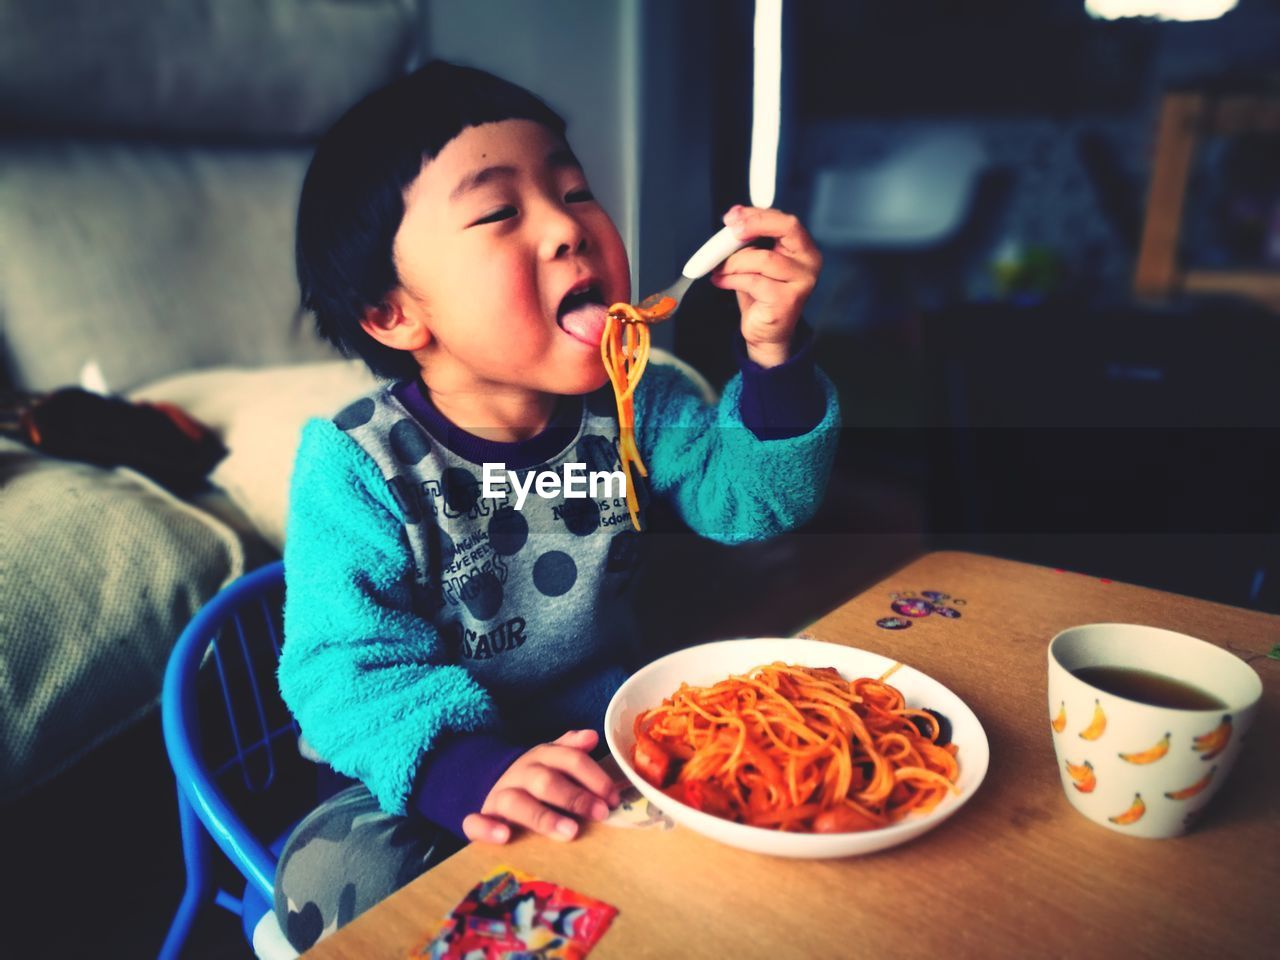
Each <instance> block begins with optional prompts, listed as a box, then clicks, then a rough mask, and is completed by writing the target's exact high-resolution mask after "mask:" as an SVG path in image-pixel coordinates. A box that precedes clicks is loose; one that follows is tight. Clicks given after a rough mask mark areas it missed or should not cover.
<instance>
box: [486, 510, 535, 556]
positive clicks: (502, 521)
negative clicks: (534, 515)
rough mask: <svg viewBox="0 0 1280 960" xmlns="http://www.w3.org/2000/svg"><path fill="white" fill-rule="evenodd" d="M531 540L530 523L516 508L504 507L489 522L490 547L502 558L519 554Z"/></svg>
mask: <svg viewBox="0 0 1280 960" xmlns="http://www.w3.org/2000/svg"><path fill="white" fill-rule="evenodd" d="M528 540H529V521H528V520H526V519H525V518H524V515H523V514H522V513H520V512H519V511H517V510H516V509H515V508H514V507H503V508H502V509H501V510H499V511H498V512H497V513H495V514H494V515H493V519H492V520H490V521H489V546H491V547H492V548H493V552H494V553H496V554H497V555H498V556H500V557H509V556H511V555H512V554H515V553H519V552H520V549H521V548H522V547H523V546H524V545H525V543H527V542H528Z"/></svg>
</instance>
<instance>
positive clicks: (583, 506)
mask: <svg viewBox="0 0 1280 960" xmlns="http://www.w3.org/2000/svg"><path fill="white" fill-rule="evenodd" d="M560 515H561V516H562V517H563V518H564V525H565V526H566V527H567V528H568V530H569V532H570V533H572V534H575V535H577V536H579V537H585V536H587V535H588V534H590V533H594V532H595V531H596V529H597V528H598V527H599V526H600V504H598V503H596V502H595V501H594V500H565V501H564V506H563V507H562V508H561V511H560Z"/></svg>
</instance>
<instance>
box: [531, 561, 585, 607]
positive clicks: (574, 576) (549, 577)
mask: <svg viewBox="0 0 1280 960" xmlns="http://www.w3.org/2000/svg"><path fill="white" fill-rule="evenodd" d="M577 581H578V567H577V565H576V564H575V563H574V562H573V557H571V556H569V555H568V554H567V553H564V552H563V551H560V550H551V551H549V552H547V553H544V554H543V555H542V556H540V557H539V558H538V560H537V562H536V563H534V565H533V585H534V586H535V587H537V588H538V592H539V593H541V594H542V595H543V596H547V597H560V596H563V595H564V594H566V593H568V592H569V591H570V590H572V589H573V585H574V584H575V583H576V582H577Z"/></svg>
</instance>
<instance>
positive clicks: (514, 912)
mask: <svg viewBox="0 0 1280 960" xmlns="http://www.w3.org/2000/svg"><path fill="white" fill-rule="evenodd" d="M617 913H618V911H617V908H615V907H611V906H609V904H607V903H602V902H601V901H599V900H594V899H592V898H591V897H588V896H584V895H583V894H581V893H576V892H575V891H573V890H570V889H568V888H567V887H561V886H558V885H557V884H554V883H548V882H547V881H545V880H538V879H536V878H535V877H531V876H529V875H528V874H526V873H521V872H520V871H519V870H513V869H512V868H510V867H498V868H497V869H495V870H494V871H493V872H492V873H490V874H489V875H488V876H487V877H485V878H484V879H483V880H481V881H480V882H479V883H478V884H476V885H475V886H474V887H472V888H471V890H470V892H469V893H468V894H467V895H466V896H465V897H463V899H462V902H461V903H459V904H458V905H457V906H456V907H454V908H453V910H452V912H451V913H450V914H449V916H447V917H446V918H445V920H444V923H443V924H442V925H441V927H440V929H439V930H438V931H437V932H436V934H435V936H433V937H432V938H431V939H430V940H428V941H427V942H426V943H425V944H423V945H422V947H421V948H420V949H418V950H416V951H414V953H412V954H411V956H412V957H413V958H421V957H430V958H431V960H453V958H458V960H500V958H516V957H521V958H524V957H528V958H533V957H537V958H539V960H541V958H547V960H580V958H582V957H585V956H586V955H587V954H588V953H589V952H590V951H591V948H592V947H594V946H595V945H596V942H597V941H598V940H599V939H600V938H601V937H602V936H604V933H605V931H606V930H608V929H609V924H610V923H612V922H613V918H614V917H615V916H616V915H617Z"/></svg>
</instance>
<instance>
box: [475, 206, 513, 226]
mask: <svg viewBox="0 0 1280 960" xmlns="http://www.w3.org/2000/svg"><path fill="white" fill-rule="evenodd" d="M515 215H516V208H515V207H499V208H498V209H497V210H495V211H493V213H488V214H485V215H484V216H483V217H481V218H480V219H479V220H477V221H476V222H475V223H473V224H471V226H473V227H478V226H480V225H481V224H485V223H497V222H499V221H500V220H510V219H511V218H512V217H514V216H515Z"/></svg>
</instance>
